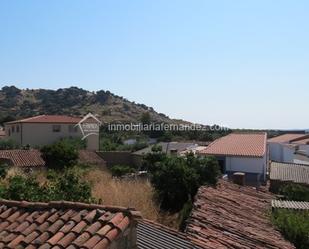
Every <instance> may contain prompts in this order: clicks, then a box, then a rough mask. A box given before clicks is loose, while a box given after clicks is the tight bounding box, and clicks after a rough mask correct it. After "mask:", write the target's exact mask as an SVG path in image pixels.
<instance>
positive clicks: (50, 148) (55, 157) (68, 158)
mask: <svg viewBox="0 0 309 249" xmlns="http://www.w3.org/2000/svg"><path fill="white" fill-rule="evenodd" d="M41 152H42V157H43V159H44V160H45V162H46V165H47V167H48V168H50V169H56V170H59V169H64V168H65V167H72V166H74V165H76V164H77V160H78V146H77V145H76V144H74V143H70V142H69V140H60V141H58V142H56V143H54V144H51V145H46V146H44V147H43V148H42V149H41Z"/></svg>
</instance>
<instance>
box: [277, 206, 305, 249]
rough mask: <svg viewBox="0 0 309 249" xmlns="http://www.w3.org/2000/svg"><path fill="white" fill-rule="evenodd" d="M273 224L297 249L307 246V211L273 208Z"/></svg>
mask: <svg viewBox="0 0 309 249" xmlns="http://www.w3.org/2000/svg"><path fill="white" fill-rule="evenodd" d="M272 220H273V223H274V225H275V226H276V227H277V228H278V229H279V230H280V232H281V233H282V234H283V235H284V237H285V238H286V239H288V240H289V241H291V242H292V243H293V244H294V245H295V246H296V248H297V249H308V248H309V212H308V211H306V212H300V211H290V210H275V211H274V212H273V214H272Z"/></svg>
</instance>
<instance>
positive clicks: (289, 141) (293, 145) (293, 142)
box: [267, 134, 309, 163]
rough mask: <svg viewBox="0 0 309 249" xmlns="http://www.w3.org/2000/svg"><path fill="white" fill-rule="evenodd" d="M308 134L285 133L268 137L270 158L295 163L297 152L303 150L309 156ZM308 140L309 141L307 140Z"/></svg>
mask: <svg viewBox="0 0 309 249" xmlns="http://www.w3.org/2000/svg"><path fill="white" fill-rule="evenodd" d="M308 137H309V135H308V134H284V135H281V136H277V137H274V138H271V139H268V141H267V143H268V146H269V159H270V160H271V161H275V162H283V163H293V162H294V161H295V154H296V153H298V152H301V151H303V152H304V153H305V154H307V156H309V145H308V144H306V143H307V142H309V139H308ZM307 140H308V141H307Z"/></svg>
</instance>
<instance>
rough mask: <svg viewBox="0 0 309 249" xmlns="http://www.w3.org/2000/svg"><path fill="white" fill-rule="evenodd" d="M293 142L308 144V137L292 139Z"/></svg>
mask: <svg viewBox="0 0 309 249" xmlns="http://www.w3.org/2000/svg"><path fill="white" fill-rule="evenodd" d="M292 143H293V144H309V138H305V139H301V140H296V141H292Z"/></svg>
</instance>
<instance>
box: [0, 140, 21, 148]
mask: <svg viewBox="0 0 309 249" xmlns="http://www.w3.org/2000/svg"><path fill="white" fill-rule="evenodd" d="M19 148H20V146H18V144H16V143H15V142H14V141H13V140H11V139H2V140H0V150H13V149H19Z"/></svg>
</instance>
